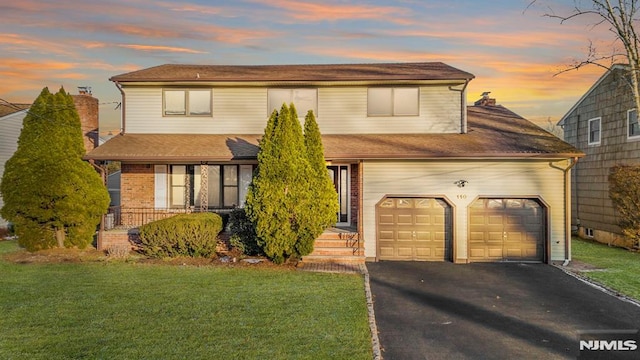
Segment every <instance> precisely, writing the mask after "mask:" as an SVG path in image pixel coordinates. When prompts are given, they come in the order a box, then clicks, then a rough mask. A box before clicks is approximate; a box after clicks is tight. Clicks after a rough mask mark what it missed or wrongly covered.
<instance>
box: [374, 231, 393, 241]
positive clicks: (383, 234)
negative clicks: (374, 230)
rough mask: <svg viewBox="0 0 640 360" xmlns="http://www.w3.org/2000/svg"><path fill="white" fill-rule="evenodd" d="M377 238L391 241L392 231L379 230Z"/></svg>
mask: <svg viewBox="0 0 640 360" xmlns="http://www.w3.org/2000/svg"><path fill="white" fill-rule="evenodd" d="M378 239H379V240H383V241H384V240H391V241H393V239H394V234H393V231H387V230H379V231H378Z"/></svg>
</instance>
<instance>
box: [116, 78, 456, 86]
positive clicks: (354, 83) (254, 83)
mask: <svg viewBox="0 0 640 360" xmlns="http://www.w3.org/2000/svg"><path fill="white" fill-rule="evenodd" d="M467 81H468V80H467V79H452V80H384V79H381V80H366V81H362V80H353V81H313V80H309V81H197V80H194V81H124V82H123V81H118V83H119V84H120V85H122V86H123V87H148V86H183V87H193V86H198V87H200V86H208V87H268V86H318V87H321V86H375V85H450V86H458V85H463V84H465V83H466V82H467Z"/></svg>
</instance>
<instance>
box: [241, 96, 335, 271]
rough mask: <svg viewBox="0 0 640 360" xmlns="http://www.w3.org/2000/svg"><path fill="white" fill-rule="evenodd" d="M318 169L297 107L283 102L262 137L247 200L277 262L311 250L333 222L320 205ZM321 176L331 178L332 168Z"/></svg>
mask: <svg viewBox="0 0 640 360" xmlns="http://www.w3.org/2000/svg"><path fill="white" fill-rule="evenodd" d="M314 122H315V121H314ZM316 128H317V124H316ZM318 137H319V132H318ZM319 151H320V152H322V148H321V145H320V148H319ZM322 166H323V167H324V160H322ZM318 173H319V172H317V171H314V170H312V166H311V165H310V160H309V157H308V155H307V147H306V146H305V140H304V138H303V134H302V127H301V126H300V122H299V121H298V115H297V112H296V109H295V107H294V106H293V104H291V106H290V107H289V106H287V105H286V104H283V106H282V108H281V109H280V112H275V111H274V112H273V113H272V115H271V117H270V119H269V121H268V123H267V126H266V128H265V133H264V136H263V138H262V140H261V141H260V152H259V153H258V170H257V173H256V175H255V177H254V179H253V182H252V184H251V186H250V188H249V192H248V194H247V202H246V211H247V215H248V216H249V218H250V219H251V220H252V221H253V223H254V225H255V227H256V235H257V236H258V243H259V244H260V245H261V246H262V247H263V250H264V252H265V254H266V255H267V256H269V257H270V258H271V259H273V261H274V262H276V263H282V262H284V261H285V260H286V259H287V258H289V257H292V256H293V257H297V256H303V255H307V254H309V253H310V252H311V251H313V242H314V241H315V238H316V237H317V236H318V235H319V234H320V233H321V232H322V231H323V230H324V227H325V226H328V225H330V224H331V223H332V220H330V219H327V218H328V217H327V216H325V215H323V214H322V213H321V208H322V207H323V206H324V207H326V205H318V204H317V201H318V191H317V190H318V189H316V188H315V187H316V186H320V185H319V184H320V181H318V180H316V179H315V176H316V175H317V174H318ZM320 176H321V177H323V178H327V173H326V169H324V170H323V171H322V172H321V175H320ZM322 186H323V187H325V188H327V187H326V186H325V185H322ZM332 191H333V190H332ZM334 192H335V191H334ZM329 208H330V207H329ZM330 209H331V210H330V211H332V217H333V218H334V219H333V221H335V211H334V209H333V208H330Z"/></svg>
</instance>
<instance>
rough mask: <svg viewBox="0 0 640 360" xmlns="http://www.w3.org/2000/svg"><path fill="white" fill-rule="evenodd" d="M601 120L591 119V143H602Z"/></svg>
mask: <svg viewBox="0 0 640 360" xmlns="http://www.w3.org/2000/svg"><path fill="white" fill-rule="evenodd" d="M601 122H602V121H601V119H600V118H595V119H590V120H589V145H600V138H601V136H602V131H601Z"/></svg>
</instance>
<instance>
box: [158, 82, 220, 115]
mask: <svg viewBox="0 0 640 360" xmlns="http://www.w3.org/2000/svg"><path fill="white" fill-rule="evenodd" d="M166 91H184V111H185V113H184V115H183V114H177V115H176V114H169V115H167V114H166V100H165V95H164V94H165V92H166ZM190 91H208V92H209V113H208V114H202V115H198V114H196V115H191V114H189V92H190ZM162 117H209V118H210V117H213V89H210V88H202V89H200V88H175V89H174V88H165V89H162Z"/></svg>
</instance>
